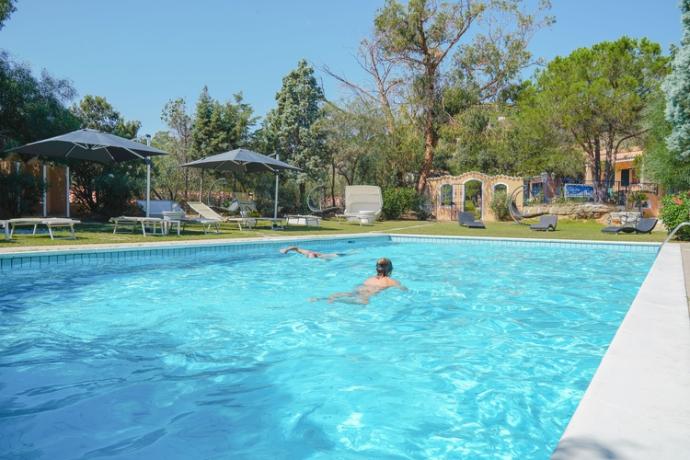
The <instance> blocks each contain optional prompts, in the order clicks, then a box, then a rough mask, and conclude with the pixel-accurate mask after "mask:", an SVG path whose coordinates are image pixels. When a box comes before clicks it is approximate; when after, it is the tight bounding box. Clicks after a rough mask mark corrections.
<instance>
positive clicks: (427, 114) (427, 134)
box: [417, 64, 438, 194]
mask: <svg viewBox="0 0 690 460" xmlns="http://www.w3.org/2000/svg"><path fill="white" fill-rule="evenodd" d="M435 77H436V67H434V66H433V65H431V64H427V65H426V75H425V77H424V78H425V82H424V87H425V88H424V160H423V161H422V169H421V170H420V171H419V179H418V180H417V193H420V194H421V193H424V189H426V180H427V178H428V177H429V173H430V172H431V167H432V165H433V163H434V150H435V149H436V143H437V141H438V133H437V130H436V124H435V123H434V109H435V107H436V97H435V96H436V80H435Z"/></svg>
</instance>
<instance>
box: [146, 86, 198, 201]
mask: <svg viewBox="0 0 690 460" xmlns="http://www.w3.org/2000/svg"><path fill="white" fill-rule="evenodd" d="M161 120H162V121H163V122H164V123H165V124H167V125H168V128H169V129H170V132H161V133H156V135H155V136H154V143H156V144H157V147H159V148H160V149H162V150H164V151H166V152H170V153H171V154H172V155H169V156H171V157H172V158H166V157H162V158H160V159H156V164H157V165H159V166H160V169H159V172H160V173H162V177H163V178H164V179H163V181H164V182H165V187H166V188H167V189H168V193H169V196H170V199H171V200H174V199H176V197H177V192H178V190H179V188H178V187H179V185H180V184H179V181H178V179H180V177H181V178H182V182H183V183H182V184H181V185H182V187H181V188H182V193H183V196H184V199H185V200H187V199H188V198H189V177H190V174H191V171H190V169H189V168H180V167H179V165H181V164H185V163H188V162H189V161H191V160H192V157H191V153H192V152H191V150H192V132H193V131H192V117H191V116H189V114H188V113H187V102H186V101H185V100H184V99H182V98H179V99H175V100H170V101H168V102H167V103H166V104H165V107H163V112H162V113H161ZM180 170H181V171H180ZM166 172H167V174H166ZM157 182H158V181H157ZM161 185H163V183H161Z"/></svg>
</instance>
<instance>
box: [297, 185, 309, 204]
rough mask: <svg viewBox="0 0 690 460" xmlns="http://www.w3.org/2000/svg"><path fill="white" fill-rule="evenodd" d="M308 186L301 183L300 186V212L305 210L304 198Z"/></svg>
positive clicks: (298, 198) (298, 199)
mask: <svg viewBox="0 0 690 460" xmlns="http://www.w3.org/2000/svg"><path fill="white" fill-rule="evenodd" d="M306 186H307V185H306V184H305V183H304V182H300V184H299V196H298V197H297V203H298V205H297V209H299V210H301V209H303V203H302V197H303V196H304V194H305V192H306Z"/></svg>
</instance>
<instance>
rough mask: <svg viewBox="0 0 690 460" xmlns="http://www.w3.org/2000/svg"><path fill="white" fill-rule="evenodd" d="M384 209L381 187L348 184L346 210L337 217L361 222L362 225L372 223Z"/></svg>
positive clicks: (346, 188)
mask: <svg viewBox="0 0 690 460" xmlns="http://www.w3.org/2000/svg"><path fill="white" fill-rule="evenodd" d="M382 209H383V196H382V195H381V187H377V186H375V185H348V186H347V187H345V212H344V213H343V214H338V215H336V217H343V218H345V219H347V221H348V222H359V224H360V225H364V224H367V225H371V224H373V223H374V222H375V221H376V219H377V218H378V217H379V215H380V214H381V210H382Z"/></svg>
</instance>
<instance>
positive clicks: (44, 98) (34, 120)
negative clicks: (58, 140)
mask: <svg viewBox="0 0 690 460" xmlns="http://www.w3.org/2000/svg"><path fill="white" fill-rule="evenodd" d="M74 94H75V91H74V88H73V87H72V85H71V84H70V82H69V81H67V80H62V79H57V78H54V77H52V76H50V75H49V74H48V73H47V72H45V71H44V72H43V73H42V74H41V76H40V78H36V77H34V76H33V74H32V73H31V70H30V69H29V68H28V67H27V66H25V65H22V64H17V63H15V62H14V61H13V60H12V59H11V58H10V56H9V55H8V54H7V53H6V52H1V51H0V151H1V150H4V149H6V148H9V147H12V146H15V145H21V144H25V143H27V142H32V141H36V140H39V139H44V138H47V137H51V136H56V135H58V134H63V133H65V132H68V131H70V130H73V129H76V128H78V127H79V121H78V120H77V118H76V117H75V116H74V115H72V114H71V113H70V112H69V110H67V109H66V108H65V103H66V102H67V101H69V100H70V99H72V98H73V97H74Z"/></svg>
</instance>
